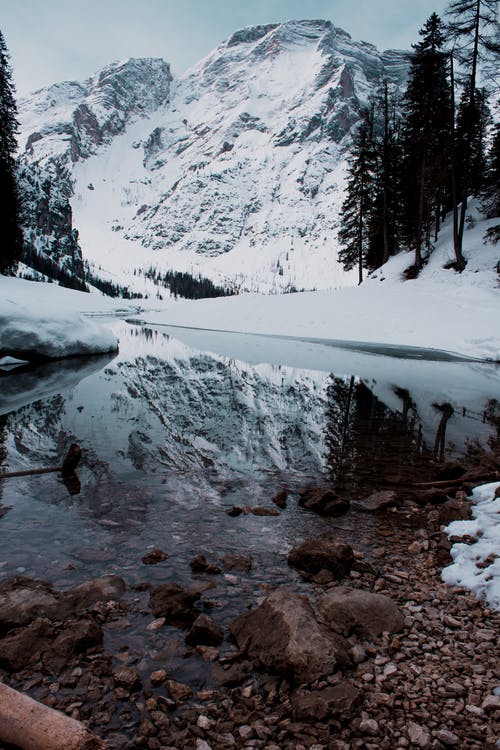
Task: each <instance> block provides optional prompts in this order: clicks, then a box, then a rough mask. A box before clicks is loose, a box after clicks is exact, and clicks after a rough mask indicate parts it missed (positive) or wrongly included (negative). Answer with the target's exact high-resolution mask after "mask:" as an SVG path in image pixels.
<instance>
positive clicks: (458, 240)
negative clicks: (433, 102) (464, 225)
mask: <svg viewBox="0 0 500 750" xmlns="http://www.w3.org/2000/svg"><path fill="white" fill-rule="evenodd" d="M450 85H451V195H452V201H453V249H454V251H455V262H456V264H457V270H458V271H460V273H461V272H462V271H463V270H464V268H465V265H466V263H465V258H464V256H463V253H462V238H463V232H462V234H460V232H459V229H458V196H457V175H456V164H455V75H454V71H453V54H450Z"/></svg>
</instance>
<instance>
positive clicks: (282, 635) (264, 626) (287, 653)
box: [230, 587, 349, 683]
mask: <svg viewBox="0 0 500 750" xmlns="http://www.w3.org/2000/svg"><path fill="white" fill-rule="evenodd" d="M230 630H231V632H232V634H233V635H234V637H235V638H236V641H237V643H238V646H239V647H240V648H241V649H242V650H243V649H246V651H247V653H248V655H249V656H250V658H251V659H252V660H253V661H254V662H255V664H256V665H257V666H258V667H259V668H260V669H263V670H268V671H270V672H275V673H278V674H280V675H282V676H283V677H285V678H286V679H288V680H291V681H293V682H295V683H308V682H312V681H313V680H316V679H317V678H318V677H323V676H325V675H329V674H331V673H332V672H334V671H335V670H336V669H338V667H339V666H341V667H342V666H346V665H347V664H348V663H349V656H348V653H347V650H348V644H347V643H346V642H345V641H344V639H343V638H340V637H339V636H336V635H333V634H332V633H331V632H329V631H328V630H327V629H326V628H325V627H324V626H322V625H320V624H319V623H318V622H317V620H316V618H315V615H314V611H313V609H312V607H311V604H310V602H309V600H308V599H307V597H305V596H302V595H300V594H297V593H296V592H295V591H293V590H292V589H289V588H286V587H283V588H279V589H277V590H276V591H274V592H273V593H272V594H270V596H268V597H267V598H266V599H265V600H264V601H263V602H262V604H261V605H260V606H259V607H257V608H256V609H254V610H252V611H251V612H248V613H245V614H243V615H240V616H239V617H238V618H237V619H236V620H235V621H234V622H232V623H231V625H230Z"/></svg>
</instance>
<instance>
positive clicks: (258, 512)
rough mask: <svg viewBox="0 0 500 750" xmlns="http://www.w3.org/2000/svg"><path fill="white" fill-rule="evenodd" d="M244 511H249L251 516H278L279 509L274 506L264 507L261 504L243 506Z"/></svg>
mask: <svg viewBox="0 0 500 750" xmlns="http://www.w3.org/2000/svg"><path fill="white" fill-rule="evenodd" d="M245 513H251V514H252V515H253V516H279V514H280V512H279V510H276V508H266V507H265V506H263V505H255V506H253V507H250V506H249V507H248V508H245Z"/></svg>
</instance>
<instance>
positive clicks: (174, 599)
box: [149, 583, 200, 627]
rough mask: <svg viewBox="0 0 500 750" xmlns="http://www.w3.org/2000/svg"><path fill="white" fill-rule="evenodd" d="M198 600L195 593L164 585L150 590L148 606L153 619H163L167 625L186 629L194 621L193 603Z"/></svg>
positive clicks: (168, 584)
mask: <svg viewBox="0 0 500 750" xmlns="http://www.w3.org/2000/svg"><path fill="white" fill-rule="evenodd" d="M199 598H200V594H199V593H198V592H195V591H187V590H186V589H183V588H182V587H181V586H178V585H177V584H176V583H166V584H163V585H161V586H156V587H155V588H153V589H152V591H151V594H150V597H149V606H150V607H151V610H152V611H153V614H154V616H155V617H164V618H165V622H167V623H168V624H169V625H177V626H179V627H188V626H189V625H191V623H192V622H193V621H194V620H195V619H196V612H195V610H194V609H193V607H194V603H195V602H196V601H197V600H198V599H199Z"/></svg>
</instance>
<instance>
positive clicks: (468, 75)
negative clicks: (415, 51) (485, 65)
mask: <svg viewBox="0 0 500 750" xmlns="http://www.w3.org/2000/svg"><path fill="white" fill-rule="evenodd" d="M448 17H449V19H450V21H449V23H448V33H449V36H450V39H451V42H452V46H453V53H452V55H453V57H455V58H456V60H457V61H458V63H459V64H460V66H461V69H462V72H463V76H462V81H461V82H462V84H463V85H464V96H463V99H462V115H461V118H462V128H463V133H462V143H461V148H460V149H459V148H458V147H457V146H458V144H456V146H455V149H454V155H455V160H454V170H455V172H457V171H458V172H459V173H460V177H461V179H460V181H459V180H458V179H457V176H456V175H455V185H456V194H455V196H454V207H453V239H454V245H455V255H456V258H457V269H458V270H459V271H462V270H463V269H464V268H465V259H464V257H463V252H462V245H463V233H464V226H465V215H466V212H467V200H468V197H469V192H470V189H471V183H472V170H473V140H474V129H475V126H476V124H477V122H478V121H479V120H480V113H479V112H478V109H479V104H478V96H477V77H478V66H479V63H480V61H481V60H482V59H483V60H484V59H486V60H487V59H488V58H490V59H491V57H492V56H493V57H495V56H498V54H499V53H500V43H499V41H498V22H497V0H452V2H451V3H450V5H449V7H448ZM458 158H460V166H459V167H458V165H457V164H456V163H455V162H456V161H457V160H458ZM459 204H460V213H459Z"/></svg>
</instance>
